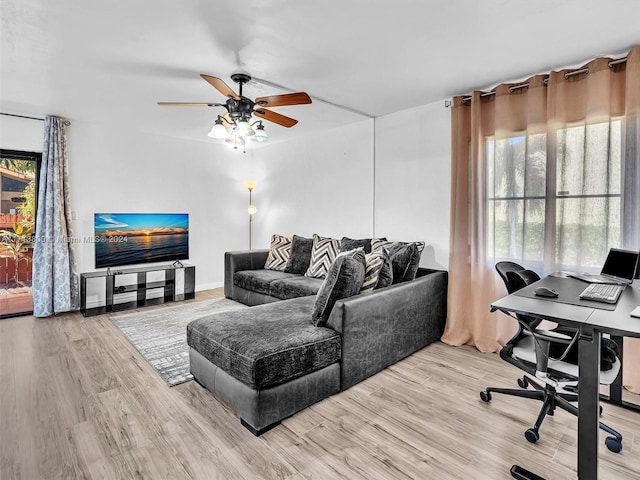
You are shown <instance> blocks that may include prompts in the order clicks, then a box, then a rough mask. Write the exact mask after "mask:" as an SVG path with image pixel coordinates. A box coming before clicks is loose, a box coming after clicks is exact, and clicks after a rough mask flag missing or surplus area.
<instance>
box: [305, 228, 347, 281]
mask: <svg viewBox="0 0 640 480" xmlns="http://www.w3.org/2000/svg"><path fill="white" fill-rule="evenodd" d="M338 252H340V240H336V239H334V238H326V237H321V236H320V235H317V234H315V233H314V234H313V248H312V249H311V262H310V263H309V268H308V269H307V271H306V272H305V274H304V276H305V277H313V278H324V277H326V276H327V272H328V271H329V267H330V266H331V264H332V263H333V261H334V260H335V259H336V256H337V255H338Z"/></svg>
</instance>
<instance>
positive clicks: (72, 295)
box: [32, 116, 79, 317]
mask: <svg viewBox="0 0 640 480" xmlns="http://www.w3.org/2000/svg"><path fill="white" fill-rule="evenodd" d="M67 124H68V122H67V121H66V120H65V119H63V118H58V117H52V116H47V117H46V118H45V123H44V130H45V131H44V144H43V148H42V164H41V167H40V178H39V188H38V205H37V207H36V230H35V234H36V242H35V245H34V249H33V280H32V290H33V314H34V315H35V316H36V317H47V316H50V315H53V314H56V313H61V312H68V311H70V310H77V309H78V307H79V304H78V299H79V295H78V280H77V275H76V273H75V265H74V260H73V252H72V251H71V248H70V245H71V242H70V240H71V239H72V238H73V233H72V229H71V208H70V205H69V180H68V166H67V132H66V129H67Z"/></svg>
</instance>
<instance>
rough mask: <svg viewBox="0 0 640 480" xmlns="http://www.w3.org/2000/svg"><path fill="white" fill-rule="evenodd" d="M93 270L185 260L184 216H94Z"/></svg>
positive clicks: (186, 233)
mask: <svg viewBox="0 0 640 480" xmlns="http://www.w3.org/2000/svg"><path fill="white" fill-rule="evenodd" d="M94 231H95V254H96V268H105V267H117V266H121V265H135V264H139V263H152V262H172V261H176V260H186V259H188V258H189V214H188V213H96V214H94Z"/></svg>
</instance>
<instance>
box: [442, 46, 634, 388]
mask: <svg viewBox="0 0 640 480" xmlns="http://www.w3.org/2000/svg"><path fill="white" fill-rule="evenodd" d="M579 71H580V73H576V71H568V70H566V71H559V72H551V73H550V74H549V75H536V76H534V77H531V78H530V79H528V80H527V81H525V82H523V83H521V84H503V85H500V86H498V87H497V88H496V89H495V91H494V92H492V93H491V94H490V95H486V94H483V93H482V92H474V93H473V94H472V95H471V99H470V101H467V99H465V98H463V97H456V98H454V106H453V108H452V197H451V198H452V202H451V205H452V216H451V246H450V252H451V253H450V261H449V275H450V277H449V278H450V285H449V303H448V304H449V315H448V320H447V327H446V330H445V334H444V336H443V341H445V342H447V343H450V344H463V343H467V344H471V345H475V346H476V347H477V348H478V349H480V350H481V351H497V350H499V349H500V348H501V347H500V346H501V345H502V344H504V342H505V341H506V340H507V339H508V338H509V336H510V335H511V334H512V332H513V325H512V324H513V322H510V323H505V319H504V318H503V317H504V315H495V314H491V313H489V308H488V306H489V304H490V303H491V301H492V300H495V299H496V298H499V297H500V296H502V295H504V294H505V293H506V292H505V290H504V287H503V286H502V285H501V282H500V281H499V279H498V276H497V275H496V273H495V271H494V265H495V263H496V262H498V261H500V260H511V261H515V262H517V263H519V264H521V265H524V266H525V267H527V268H531V269H532V270H535V271H536V272H538V273H539V274H540V275H541V276H542V275H545V274H548V273H551V272H553V271H557V270H563V269H566V270H598V269H599V268H600V266H601V265H602V263H603V261H604V259H605V257H606V255H607V252H608V251H609V248H611V247H623V248H629V249H635V250H638V249H640V188H639V186H640V178H639V176H640V150H639V149H638V147H639V145H640V140H639V135H640V129H639V124H638V119H639V118H640V47H636V48H634V49H633V50H631V51H630V52H629V55H628V57H627V61H626V62H625V63H616V62H612V59H609V58H598V59H595V60H593V61H591V62H589V63H588V64H587V65H584V67H583V68H581V69H579ZM461 299H464V301H461ZM507 320H508V319H507ZM507 325H511V327H509V326H507ZM638 365H640V341H638V340H634V339H626V340H625V367H624V369H625V378H624V383H625V385H629V386H630V388H632V389H633V390H636V391H640V369H638Z"/></svg>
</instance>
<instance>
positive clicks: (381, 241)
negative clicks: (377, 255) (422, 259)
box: [371, 238, 425, 253]
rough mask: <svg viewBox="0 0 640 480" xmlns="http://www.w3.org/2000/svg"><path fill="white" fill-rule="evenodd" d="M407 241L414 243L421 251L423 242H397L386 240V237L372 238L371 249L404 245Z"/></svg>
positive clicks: (373, 250) (388, 248)
mask: <svg viewBox="0 0 640 480" xmlns="http://www.w3.org/2000/svg"><path fill="white" fill-rule="evenodd" d="M407 243H415V244H416V247H418V251H419V252H420V253H422V251H423V250H424V246H425V243H424V242H397V241H393V240H387V239H386V238H374V239H373V240H371V251H372V252H375V251H376V250H380V249H381V248H385V249H387V250H391V249H392V248H393V247H395V246H396V245H406V244H407Z"/></svg>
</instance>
